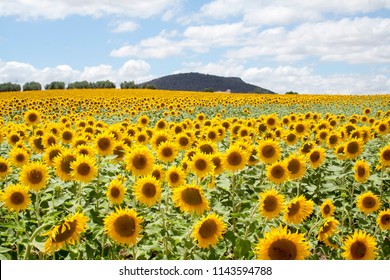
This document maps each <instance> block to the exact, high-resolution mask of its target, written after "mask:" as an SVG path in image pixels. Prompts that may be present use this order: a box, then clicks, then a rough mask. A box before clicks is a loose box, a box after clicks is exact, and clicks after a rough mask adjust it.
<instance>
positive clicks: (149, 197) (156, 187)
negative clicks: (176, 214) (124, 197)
mask: <svg viewBox="0 0 390 280" xmlns="http://www.w3.org/2000/svg"><path fill="white" fill-rule="evenodd" d="M133 192H134V195H135V197H136V198H137V200H138V201H139V202H141V203H143V204H146V205H148V206H149V207H151V206H153V205H154V204H156V203H157V202H159V201H160V199H161V192H162V189H161V184H160V181H158V180H157V179H156V178H154V177H153V176H152V175H150V174H149V175H147V176H144V177H142V178H140V179H138V180H137V182H136V183H135V185H134V186H133Z"/></svg>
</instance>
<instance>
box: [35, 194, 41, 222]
mask: <svg viewBox="0 0 390 280" xmlns="http://www.w3.org/2000/svg"><path fill="white" fill-rule="evenodd" d="M40 200H41V199H40V194H39V192H36V193H35V214H36V215H37V222H38V227H40V226H41V214H40V211H41V209H40Z"/></svg>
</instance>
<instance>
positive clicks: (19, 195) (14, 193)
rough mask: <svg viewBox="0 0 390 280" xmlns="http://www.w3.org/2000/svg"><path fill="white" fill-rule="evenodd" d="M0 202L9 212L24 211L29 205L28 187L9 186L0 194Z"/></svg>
mask: <svg viewBox="0 0 390 280" xmlns="http://www.w3.org/2000/svg"><path fill="white" fill-rule="evenodd" d="M0 200H1V201H2V202H4V207H5V208H7V209H8V210H9V211H15V212H19V211H24V210H26V209H27V208H28V207H29V205H30V204H31V199H30V194H29V193H28V187H26V186H23V185H21V184H17V185H9V186H7V187H6V188H5V190H4V191H3V192H0Z"/></svg>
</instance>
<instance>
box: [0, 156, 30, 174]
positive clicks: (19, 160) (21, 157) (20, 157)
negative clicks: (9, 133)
mask: <svg viewBox="0 0 390 280" xmlns="http://www.w3.org/2000/svg"><path fill="white" fill-rule="evenodd" d="M15 158H16V161H17V162H23V161H24V159H25V157H24V155H23V154H17V155H16V157H15ZM0 171H1V164H0Z"/></svg>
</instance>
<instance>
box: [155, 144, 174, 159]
mask: <svg viewBox="0 0 390 280" xmlns="http://www.w3.org/2000/svg"><path fill="white" fill-rule="evenodd" d="M156 152H157V157H158V159H159V160H161V161H163V162H165V163H168V162H171V161H174V160H175V158H176V157H177V155H178V153H179V151H178V147H177V144H176V143H174V142H171V141H165V142H163V143H161V144H160V145H159V146H158V148H157V150H156Z"/></svg>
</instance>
